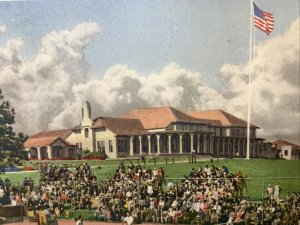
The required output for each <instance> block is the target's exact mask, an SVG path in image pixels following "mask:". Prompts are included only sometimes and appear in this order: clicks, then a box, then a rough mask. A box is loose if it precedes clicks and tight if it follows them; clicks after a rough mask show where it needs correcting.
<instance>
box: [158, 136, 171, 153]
mask: <svg viewBox="0 0 300 225" xmlns="http://www.w3.org/2000/svg"><path fill="white" fill-rule="evenodd" d="M159 145H160V152H161V153H169V150H168V135H166V134H162V135H160V139H159Z"/></svg>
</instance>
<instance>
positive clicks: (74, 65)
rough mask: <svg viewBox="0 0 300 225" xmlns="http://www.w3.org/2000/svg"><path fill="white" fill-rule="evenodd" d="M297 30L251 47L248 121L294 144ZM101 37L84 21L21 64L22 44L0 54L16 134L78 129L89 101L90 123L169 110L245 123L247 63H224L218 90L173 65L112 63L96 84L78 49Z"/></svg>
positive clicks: (0, 82) (50, 37) (14, 42)
mask: <svg viewBox="0 0 300 225" xmlns="http://www.w3.org/2000/svg"><path fill="white" fill-rule="evenodd" d="M298 27H299V20H297V21H295V22H294V23H293V24H292V25H291V27H290V29H289V30H288V31H287V32H286V33H285V34H283V35H282V36H278V37H273V38H270V39H269V40H268V41H266V42H264V43H261V44H260V45H258V46H257V48H256V58H255V60H254V65H255V78H254V82H253V85H254V94H253V114H252V115H253V117H252V118H253V120H252V121H253V122H254V123H256V124H257V125H259V126H261V127H262V128H263V129H262V135H263V136H264V137H268V138H275V137H277V136H278V137H279V136H280V135H281V136H280V137H283V133H285V135H287V136H288V137H294V140H297V139H295V137H296V135H299V99H300V96H299V29H297V28H298ZM99 31H100V29H99V27H98V25H97V24H95V23H83V24H79V25H77V26H75V27H74V28H73V29H71V30H64V31H59V32H51V33H49V34H47V35H46V36H45V37H44V38H43V39H42V41H41V48H40V49H39V51H38V52H37V54H36V56H35V57H34V58H33V59H32V60H26V59H23V58H22V56H21V54H20V50H21V48H22V44H23V41H22V39H21V38H15V39H11V40H10V41H8V42H7V44H6V46H5V47H3V48H0V86H1V87H3V91H4V93H5V95H6V97H7V98H8V99H9V100H10V101H11V102H12V104H13V105H14V106H15V108H16V112H17V116H16V122H17V123H16V124H17V125H16V128H17V129H18V130H21V131H23V132H26V133H28V134H32V133H34V132H38V131H40V130H48V129H57V128H65V127H73V126H75V125H78V124H79V123H80V119H81V108H82V105H83V103H84V101H90V102H91V105H92V109H93V114H94V115H93V116H94V117H96V116H119V115H121V114H123V113H125V112H127V111H128V110H131V109H133V108H137V107H151V106H161V105H171V106H173V107H176V108H178V109H181V110H183V111H187V110H207V109H215V108H222V109H224V110H226V111H228V112H230V113H232V114H234V115H237V116H239V117H241V118H246V115H247V98H248V95H247V93H248V92H247V91H248V83H247V82H248V80H247V74H248V71H249V65H248V64H247V65H230V64H226V65H224V66H223V67H222V68H221V69H220V74H221V76H222V79H223V80H225V81H226V82H225V85H224V89H223V90H221V91H220V92H218V91H216V90H214V89H212V88H210V87H208V86H206V85H205V84H203V83H202V81H201V74H200V73H199V72H195V71H190V70H188V69H186V68H184V67H182V66H180V65H178V64H176V63H170V64H168V65H166V66H165V67H164V68H162V70H161V71H159V72H156V73H151V74H148V75H144V74H140V73H139V72H138V71H136V70H134V69H133V68H129V67H128V66H127V65H125V64H124V65H114V66H112V67H110V68H108V69H107V71H106V72H105V74H104V75H103V76H102V78H101V79H91V78H90V77H91V74H92V71H91V70H90V66H89V63H88V62H87V61H86V58H85V54H84V50H85V48H86V46H87V45H89V44H90V43H91V42H92V41H93V40H94V39H95V37H96V35H97V34H98V33H99ZM283 49H284V51H283Z"/></svg>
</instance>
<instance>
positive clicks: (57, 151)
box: [52, 146, 64, 158]
mask: <svg viewBox="0 0 300 225" xmlns="http://www.w3.org/2000/svg"><path fill="white" fill-rule="evenodd" d="M63 149H64V148H63V147H61V146H54V147H53V148H52V152H53V153H52V157H53V158H61V157H63V156H64V152H63Z"/></svg>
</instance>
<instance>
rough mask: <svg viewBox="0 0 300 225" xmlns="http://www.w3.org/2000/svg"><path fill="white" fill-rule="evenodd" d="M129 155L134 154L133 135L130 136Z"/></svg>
mask: <svg viewBox="0 0 300 225" xmlns="http://www.w3.org/2000/svg"><path fill="white" fill-rule="evenodd" d="M129 155H133V137H130V138H129Z"/></svg>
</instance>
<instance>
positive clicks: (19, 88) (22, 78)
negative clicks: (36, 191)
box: [0, 23, 100, 134]
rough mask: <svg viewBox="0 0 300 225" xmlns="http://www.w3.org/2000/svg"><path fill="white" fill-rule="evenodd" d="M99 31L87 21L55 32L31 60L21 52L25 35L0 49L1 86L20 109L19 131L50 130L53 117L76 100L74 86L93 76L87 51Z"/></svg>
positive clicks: (17, 125) (44, 41) (18, 112)
mask: <svg viewBox="0 0 300 225" xmlns="http://www.w3.org/2000/svg"><path fill="white" fill-rule="evenodd" d="M99 31H100V29H99V27H98V25H97V24H95V23H83V24H79V25H77V26H75V27H74V28H73V29H72V30H64V31H59V32H52V33H50V34H48V35H46V36H45V37H44V38H43V39H42V41H41V43H42V44H41V48H40V49H39V51H38V52H37V54H36V56H35V57H34V58H33V59H31V60H26V59H23V58H22V57H21V55H20V50H21V47H22V44H23V41H22V39H21V38H15V39H11V40H9V41H8V42H7V44H6V46H5V47H3V48H0V85H1V88H2V89H3V92H4V93H5V95H6V97H7V98H8V99H9V100H10V101H11V102H12V105H13V106H14V107H15V108H16V112H17V115H16V128H17V129H18V130H21V131H24V132H26V133H29V134H30V133H32V132H36V131H38V130H45V129H48V124H49V122H50V121H51V120H52V118H55V117H56V116H57V115H58V114H59V113H60V112H62V111H63V110H64V108H65V107H67V106H68V105H69V104H70V102H72V100H73V99H74V94H73V92H72V88H73V86H74V85H76V84H80V83H82V82H85V81H86V80H87V79H89V74H90V69H89V64H88V62H87V61H86V60H85V57H84V52H83V51H84V49H85V47H86V46H87V44H88V43H89V42H91V41H92V40H93V39H94V38H95V35H96V34H97V33H99Z"/></svg>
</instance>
